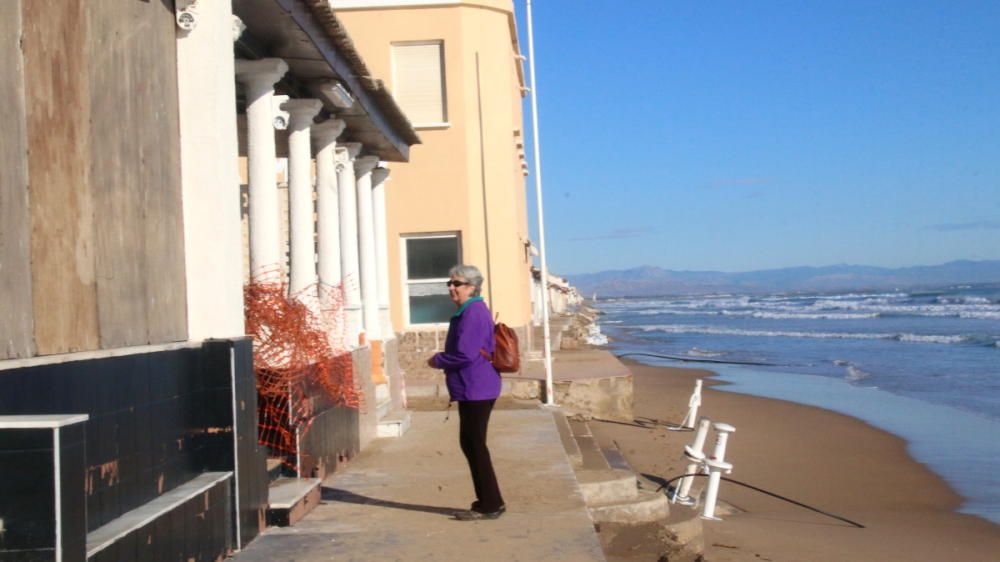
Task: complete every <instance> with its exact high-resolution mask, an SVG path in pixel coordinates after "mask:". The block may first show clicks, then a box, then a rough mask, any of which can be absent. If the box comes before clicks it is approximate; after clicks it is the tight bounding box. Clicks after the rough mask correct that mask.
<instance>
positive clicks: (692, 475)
mask: <svg viewBox="0 0 1000 562" xmlns="http://www.w3.org/2000/svg"><path fill="white" fill-rule="evenodd" d="M687 476H691V477H693V478H704V477H706V476H709V475H708V474H700V473H699V474H682V475H680V476H675V477H673V478H671V479H670V480H667V481H665V482H664V483H663V484H660V487H659V488H657V489H656V491H657V492H659V491H660V490H662V489H664V488H666V487H667V484H670V483H671V482H674V481H676V480H680V479H681V478H685V477H687ZM721 478H722V480H725V481H726V482H731V483H733V484H738V485H740V486H743V487H744V488H750V489H751V490H754V491H756V492H760V493H762V494H766V495H768V496H771V497H772V498H777V499H779V500H783V501H786V502H788V503H791V504H794V505H797V506H799V507H804V508H806V509H808V510H810V511H815V512H816V513H819V514H822V515H826V516H827V517H832V518H834V519H837V520H839V521H843V522H844V523H847V524H849V525H852V526H854V527H857V528H858V529H864V528H865V526H864V525H862V524H861V523H858V522H856V521H851V520H850V519H848V518H846V517H841V516H839V515H835V514H833V513H830V512H828V511H823V510H822V509H818V508H815V507H812V506H811V505H806V504H804V503H802V502H799V501H795V500H793V499H791V498H786V497H785V496H782V495H781V494H775V493H774V492H769V491H767V490H765V489H763V488H758V487H757V486H754V485H751V484H747V483H746V482H740V481H739V480H733V479H732V478H726V477H725V476H722V477H721Z"/></svg>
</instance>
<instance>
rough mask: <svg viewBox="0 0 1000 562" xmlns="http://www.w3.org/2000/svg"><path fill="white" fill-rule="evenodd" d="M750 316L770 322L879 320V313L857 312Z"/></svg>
mask: <svg viewBox="0 0 1000 562" xmlns="http://www.w3.org/2000/svg"><path fill="white" fill-rule="evenodd" d="M750 316H752V317H754V318H766V319H770V320H861V319H865V318H878V317H879V316H880V313H878V312H857V313H850V312H846V313H836V312H830V313H808V312H753V313H751V314H750Z"/></svg>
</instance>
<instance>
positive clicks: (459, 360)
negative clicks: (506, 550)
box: [427, 265, 507, 521]
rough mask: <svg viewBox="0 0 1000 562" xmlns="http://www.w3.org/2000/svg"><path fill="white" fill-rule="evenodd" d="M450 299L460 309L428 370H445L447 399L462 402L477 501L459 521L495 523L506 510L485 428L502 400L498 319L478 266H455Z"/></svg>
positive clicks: (462, 433)
mask: <svg viewBox="0 0 1000 562" xmlns="http://www.w3.org/2000/svg"><path fill="white" fill-rule="evenodd" d="M448 276H449V278H450V279H449V281H448V295H449V296H450V297H451V300H452V302H454V303H455V306H457V307H458V311H457V312H455V314H454V315H452V317H451V321H450V323H449V324H448V337H447V338H446V339H445V344H444V351H442V352H441V353H437V354H435V355H434V356H433V357H431V358H430V359H429V360H428V361H427V364H428V365H430V366H431V367H434V368H435V369H444V373H445V380H446V383H447V385H448V394H449V395H450V396H451V400H452V401H454V402H458V417H459V443H460V444H461V445H462V452H463V453H465V458H466V459H467V460H468V461H469V471H470V472H471V473H472V485H473V487H474V488H475V490H476V501H475V502H473V503H472V507H471V508H470V509H469V510H467V511H462V512H459V513H458V514H456V515H455V518H456V519H458V520H460V521H475V520H478V519H496V518H497V517H500V516H501V515H502V514H503V512H504V511H506V510H507V507H506V506H505V505H504V502H503V497H502V496H501V495H500V487H499V486H498V485H497V477H496V474H495V473H494V472H493V462H492V461H491V459H490V451H489V449H488V448H487V447H486V428H487V425H488V424H489V422H490V413H491V412H492V411H493V404H494V403H496V400H497V397H498V396H500V373H498V372H497V370H496V369H495V368H494V367H493V364H492V363H490V360H489V357H491V356H492V354H493V349H494V346H495V343H494V341H493V318H492V316H491V315H490V309H489V308H488V307H487V306H486V303H485V302H483V298H482V297H481V296H479V292H480V290H481V289H482V286H483V275H482V273H480V272H479V269H478V268H477V267H476V266H474V265H456V266H455V267H453V268H451V270H449V271H448Z"/></svg>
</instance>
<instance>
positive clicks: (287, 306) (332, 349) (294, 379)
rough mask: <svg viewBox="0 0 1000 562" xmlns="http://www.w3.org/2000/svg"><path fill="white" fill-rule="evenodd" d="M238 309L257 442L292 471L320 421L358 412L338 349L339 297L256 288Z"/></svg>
mask: <svg viewBox="0 0 1000 562" xmlns="http://www.w3.org/2000/svg"><path fill="white" fill-rule="evenodd" d="M244 303H245V307H246V330H247V334H249V335H250V336H252V337H253V361H254V372H255V374H256V376H257V396H258V400H257V404H258V418H257V419H258V438H259V440H260V443H261V444H263V445H266V446H267V447H269V448H270V450H271V451H272V453H273V454H276V455H281V456H282V457H283V462H285V464H286V465H288V466H289V467H290V468H292V469H293V470H297V467H296V466H295V461H294V459H295V457H296V453H297V452H298V443H299V441H300V440H301V438H302V437H303V436H304V435H305V433H306V432H307V431H308V430H309V427H310V425H311V424H312V422H313V420H314V419H315V418H316V416H317V415H318V414H320V413H322V412H323V411H325V410H326V409H327V408H329V407H332V406H346V407H349V408H355V409H360V408H361V407H362V403H363V397H362V395H361V393H360V392H359V390H358V388H357V386H356V385H355V382H354V373H353V363H352V361H351V353H350V352H349V351H348V350H347V346H346V345H345V342H344V332H345V329H344V327H345V321H344V298H343V290H342V287H341V286H336V287H330V286H327V285H318V286H317V285H313V286H310V287H307V288H306V289H304V290H303V291H301V292H300V293H299V294H296V295H292V296H289V295H288V289H287V286H286V285H285V284H283V283H269V282H261V281H254V282H251V283H249V284H247V285H246V286H245V287H244Z"/></svg>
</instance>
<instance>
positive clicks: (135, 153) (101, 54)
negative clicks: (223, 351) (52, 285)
mask: <svg viewBox="0 0 1000 562" xmlns="http://www.w3.org/2000/svg"><path fill="white" fill-rule="evenodd" d="M88 15H89V17H90V26H91V30H92V37H93V40H92V41H91V43H90V60H91V66H90V77H91V83H92V84H95V85H96V84H101V85H102V87H101V88H100V89H96V88H95V89H94V91H93V92H92V105H91V111H92V119H91V144H90V151H91V159H92V162H93V170H92V178H93V181H92V183H93V186H94V194H95V209H96V212H97V216H99V217H107V219H108V220H100V221H98V223H97V225H96V227H97V228H96V240H97V256H96V257H97V262H96V267H97V291H98V301H99V303H100V306H99V310H100V333H101V347H104V348H109V347H121V346H128V345H137V344H143V343H162V342H168V341H178V340H183V339H186V331H187V327H186V305H185V279H184V261H183V255H184V254H183V247H184V237H183V224H182V211H181V191H180V190H181V186H180V163H179V152H180V141H179V133H178V126H179V125H178V117H177V111H178V110H177V66H176V44H175V41H176V35H175V31H174V29H175V24H174V16H173V14H172V12H171V11H170V10H168V9H167V8H166V7H165V6H164V5H163V4H162V3H160V2H153V3H138V2H124V3H123V2H122V1H121V0H96V1H91V2H90V4H89V8H88Z"/></svg>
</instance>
